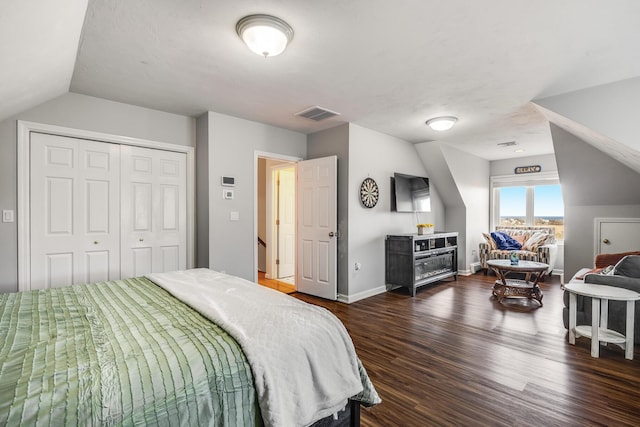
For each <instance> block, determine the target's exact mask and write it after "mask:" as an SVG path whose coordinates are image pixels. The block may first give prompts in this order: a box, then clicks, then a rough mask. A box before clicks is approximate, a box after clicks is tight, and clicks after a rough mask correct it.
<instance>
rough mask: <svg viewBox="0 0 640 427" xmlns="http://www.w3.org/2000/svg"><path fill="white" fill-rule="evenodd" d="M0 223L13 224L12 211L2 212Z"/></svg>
mask: <svg viewBox="0 0 640 427" xmlns="http://www.w3.org/2000/svg"><path fill="white" fill-rule="evenodd" d="M2 222H13V211H12V210H8V209H3V210H2Z"/></svg>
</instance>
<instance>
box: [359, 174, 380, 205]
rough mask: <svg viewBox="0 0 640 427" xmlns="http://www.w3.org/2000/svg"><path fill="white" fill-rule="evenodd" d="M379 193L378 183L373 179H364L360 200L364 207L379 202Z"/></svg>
mask: <svg viewBox="0 0 640 427" xmlns="http://www.w3.org/2000/svg"><path fill="white" fill-rule="evenodd" d="M379 195H380V194H379V191H378V184H376V182H375V181H374V180H373V179H371V178H366V179H365V180H364V181H362V185H361V186H360V200H361V201H362V204H363V205H364V207H366V208H372V207H374V206H375V205H376V204H378V197H379Z"/></svg>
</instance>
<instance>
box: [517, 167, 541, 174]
mask: <svg viewBox="0 0 640 427" xmlns="http://www.w3.org/2000/svg"><path fill="white" fill-rule="evenodd" d="M540 171H542V166H540V165H533V166H518V167H517V168H515V169H514V172H515V174H516V175H519V174H521V173H538V172H540Z"/></svg>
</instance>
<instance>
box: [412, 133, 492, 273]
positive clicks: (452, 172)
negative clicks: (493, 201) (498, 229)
mask: <svg viewBox="0 0 640 427" xmlns="http://www.w3.org/2000/svg"><path fill="white" fill-rule="evenodd" d="M416 149H417V151H418V153H419V155H420V158H421V159H422V162H423V163H424V164H425V165H426V167H427V171H428V172H429V176H430V177H431V178H432V179H433V182H434V183H435V185H436V187H437V188H438V190H439V192H440V194H441V197H442V200H443V201H444V205H445V208H446V214H447V218H446V225H447V230H448V231H457V232H458V233H459V241H458V269H459V270H460V273H470V272H471V264H472V263H474V262H477V261H478V260H479V258H478V257H477V252H476V255H474V252H473V251H474V250H475V251H477V249H478V245H479V243H480V241H481V239H482V233H483V232H486V231H487V230H488V229H489V162H488V161H487V160H484V159H481V158H479V157H477V156H474V155H472V154H468V153H464V152H462V151H460V150H457V149H454V148H452V147H450V146H449V145H448V144H446V143H441V142H438V141H431V142H423V143H420V144H417V145H416Z"/></svg>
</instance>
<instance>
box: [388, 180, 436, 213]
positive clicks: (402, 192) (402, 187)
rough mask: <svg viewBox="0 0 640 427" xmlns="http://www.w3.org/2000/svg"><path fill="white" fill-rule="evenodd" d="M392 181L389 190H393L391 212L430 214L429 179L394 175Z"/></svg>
mask: <svg viewBox="0 0 640 427" xmlns="http://www.w3.org/2000/svg"><path fill="white" fill-rule="evenodd" d="M392 181H393V185H392V186H391V188H393V189H394V193H393V195H392V204H391V207H392V210H395V211H396V212H431V196H430V194H429V178H425V177H421V176H414V175H405V174H402V173H394V174H393V179H392ZM394 202H395V203H394ZM394 205H395V209H394Z"/></svg>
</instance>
